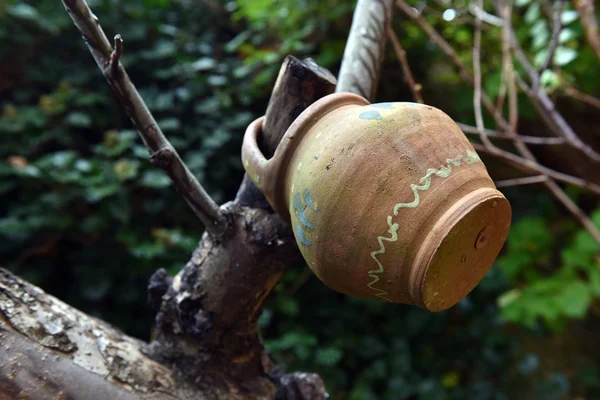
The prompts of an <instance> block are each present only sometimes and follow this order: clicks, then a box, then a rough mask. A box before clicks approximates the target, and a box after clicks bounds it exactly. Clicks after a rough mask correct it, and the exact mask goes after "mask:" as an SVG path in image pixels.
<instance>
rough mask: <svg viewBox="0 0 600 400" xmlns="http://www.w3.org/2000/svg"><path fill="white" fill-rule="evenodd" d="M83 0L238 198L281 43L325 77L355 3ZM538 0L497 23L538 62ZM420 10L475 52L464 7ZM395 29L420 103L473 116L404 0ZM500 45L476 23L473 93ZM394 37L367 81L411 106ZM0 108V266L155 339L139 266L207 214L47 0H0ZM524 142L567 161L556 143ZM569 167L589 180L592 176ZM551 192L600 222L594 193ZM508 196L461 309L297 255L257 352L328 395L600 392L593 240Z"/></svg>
mask: <svg viewBox="0 0 600 400" xmlns="http://www.w3.org/2000/svg"><path fill="white" fill-rule="evenodd" d="M88 3H89V4H90V7H91V8H92V9H93V10H94V11H95V13H96V14H97V15H98V17H99V18H100V19H101V21H102V25H103V26H104V28H105V29H107V30H108V32H107V35H108V36H109V37H111V36H113V35H114V34H116V33H120V34H122V36H123V38H124V46H125V47H124V48H125V53H124V57H123V59H122V62H123V63H124V64H125V66H126V67H127V69H128V71H129V73H130V75H131V77H132V79H133V81H134V82H135V83H136V85H137V86H138V88H139V89H140V90H141V92H142V94H143V97H144V99H145V100H146V102H147V104H148V105H149V107H150V109H151V111H152V112H153V113H154V115H155V116H156V118H157V120H158V121H159V124H160V126H161V128H162V129H163V131H164V132H165V133H166V134H167V135H168V136H169V138H170V140H171V141H172V143H173V145H174V146H175V147H176V148H177V150H178V151H179V152H180V154H181V155H182V156H183V158H184V160H185V161H186V163H187V164H188V166H189V167H190V168H191V170H192V171H193V172H194V173H195V174H196V175H197V176H198V177H199V180H200V181H201V182H202V184H203V185H204V186H205V188H207V190H208V191H209V192H210V194H211V195H212V196H213V197H214V198H215V199H216V200H217V201H218V202H224V201H226V200H228V199H230V198H232V197H233V195H234V193H235V189H236V188H237V186H238V185H239V182H240V181H241V177H242V171H243V169H242V166H241V163H240V160H239V152H240V145H241V138H242V134H243V131H244V128H245V126H246V125H247V123H248V122H249V121H251V120H252V118H254V117H256V116H258V115H260V114H261V113H263V112H264V110H265V108H266V102H267V101H268V96H269V93H270V90H271V87H272V85H273V83H274V80H275V76H276V73H277V71H278V69H279V65H280V63H281V60H282V58H283V57H284V56H285V55H286V54H289V53H291V54H294V55H296V56H298V57H305V56H311V57H313V58H314V59H315V60H316V61H317V62H318V63H320V64H321V65H323V66H326V67H328V68H330V69H331V70H332V71H334V72H336V71H337V68H338V67H339V63H340V60H341V56H342V53H343V48H344V43H345V39H346V35H347V32H348V29H349V25H350V21H351V18H352V10H353V5H354V4H353V1H351V0H324V1H318V2H317V1H303V0H238V1H228V2H225V1H223V2H221V1H217V0H178V1H167V0H130V1H127V2H122V1H119V0H90V1H89V2H88ZM543 3H544V2H540V3H538V2H530V1H528V0H517V2H516V4H515V7H516V10H515V18H514V21H513V23H514V25H515V27H516V29H517V33H518V35H519V38H520V39H521V43H522V44H523V46H524V47H525V48H526V50H527V51H528V53H529V54H530V55H531V57H532V60H535V62H537V63H538V64H541V63H542V62H543V61H542V60H543V59H544V55H545V53H544V52H545V51H547V46H548V42H549V40H550V35H551V30H550V27H549V23H548V19H547V17H546V16H545V15H544V13H543V7H542V6H543ZM414 4H415V5H417V4H416V3H414ZM540 4H542V6H540ZM423 5H424V3H420V4H418V6H419V7H421V6H423ZM428 6H429V8H428V9H427V12H426V15H427V20H428V21H429V22H430V23H432V24H433V25H434V26H435V27H436V28H437V29H438V31H439V32H440V33H442V34H443V36H444V37H445V38H446V39H447V40H449V41H451V43H452V44H453V46H455V49H456V50H457V51H458V52H459V56H460V57H461V59H463V60H464V61H465V63H467V64H470V62H471V47H472V42H473V25H472V16H470V14H469V13H468V11H467V10H466V6H467V4H466V3H464V2H461V1H455V2H451V1H440V2H432V3H431V4H429V5H428ZM449 9H451V10H453V11H452V12H454V14H452V13H450V14H448V13H447V12H445V11H447V10H449ZM450 17H452V18H450ZM562 21H563V24H564V25H565V28H564V29H563V32H562V33H561V39H560V46H559V49H558V50H557V52H556V54H555V57H554V59H553V63H552V65H551V70H550V71H547V72H546V73H544V75H543V82H542V84H543V87H544V90H547V91H548V92H550V93H551V94H552V96H553V98H554V99H555V100H556V101H557V104H558V105H559V106H560V108H561V111H563V113H564V115H565V116H566V117H567V118H568V120H569V121H570V122H571V123H572V124H573V125H574V127H576V129H577V130H578V131H579V132H582V133H581V134H582V135H583V134H584V133H585V135H586V137H587V138H594V137H596V138H600V132H599V129H600V128H599V127H600V114H599V113H598V110H595V111H594V109H593V108H592V107H591V106H589V105H587V104H585V103H581V102H578V101H577V100H575V99H573V98H572V97H569V96H568V90H566V89H567V88H570V87H571V88H572V87H577V88H579V89H581V90H584V91H586V92H587V93H589V94H592V95H594V94H595V95H600V74H598V71H599V70H600V65H599V64H598V60H597V59H596V58H595V55H594V54H593V52H592V51H591V50H590V49H589V47H588V46H587V44H586V42H585V37H584V35H583V32H582V27H581V25H580V24H579V21H578V15H577V13H576V12H575V11H574V9H573V6H572V5H571V4H569V3H568V2H567V5H566V8H565V11H564V12H563V14H562ZM394 25H395V28H396V29H395V30H396V32H397V33H398V36H399V37H400V39H401V42H402V44H403V46H404V48H405V50H406V51H407V52H408V56H409V62H410V64H411V66H412V67H413V71H414V72H415V73H416V78H417V80H418V81H419V82H420V83H421V84H422V85H423V94H424V97H425V100H426V102H428V103H429V104H432V105H435V106H437V107H440V108H442V109H443V110H445V111H446V112H447V113H448V114H450V115H451V116H453V117H454V118H455V119H457V120H460V121H463V122H467V123H472V122H473V111H472V96H473V91H472V88H470V87H468V86H466V85H464V83H463V82H461V80H460V78H459V75H458V73H457V71H456V70H454V69H453V67H452V66H451V64H449V62H448V61H447V60H446V59H445V58H444V56H443V54H442V53H441V52H440V51H439V50H438V49H437V48H436V47H435V46H434V45H433V44H432V43H431V42H430V41H429V40H428V38H427V36H426V35H425V34H424V33H423V32H422V31H421V30H420V29H419V28H418V26H417V25H415V24H413V23H412V22H410V21H407V20H406V19H405V18H404V16H403V15H401V13H400V12H399V11H397V12H396V18H395V19H394ZM499 43H500V30H498V29H493V28H488V29H486V30H484V37H483V49H482V61H483V65H482V68H483V78H484V89H485V90H486V92H487V94H488V95H489V96H491V97H492V98H493V99H495V98H496V97H497V96H498V95H499V93H500V91H501V89H500V81H501V79H500V73H499V72H498V71H499V65H500V63H501V54H500V53H499V50H498V49H499ZM389 52H390V53H389V54H388V56H387V58H386V62H385V65H384V70H383V74H382V76H383V78H382V82H381V85H380V90H379V98H380V99H381V100H407V101H410V100H411V97H410V92H409V91H408V89H407V88H406V86H405V84H404V82H403V81H402V79H403V77H402V73H401V70H400V66H399V64H398V62H397V60H396V59H395V56H394V54H393V52H392V50H391V49H390V50H389ZM520 100H521V101H520V102H519V107H520V108H519V113H520V116H521V119H520V122H519V127H520V131H521V132H522V133H525V134H529V135H544V134H547V133H545V132H544V131H543V128H540V126H541V123H540V121H539V120H537V119H536V118H537V117H536V114H535V112H534V109H533V107H532V105H531V104H529V103H528V102H527V100H526V99H525V98H523V99H520ZM0 113H1V115H0V134H1V135H2V136H1V141H0V204H2V209H1V210H0V263H1V264H2V266H4V267H7V268H9V269H11V270H13V271H15V272H17V273H19V274H20V275H22V276H24V277H25V278H26V279H27V280H29V281H31V282H33V283H35V284H37V285H39V286H40V287H42V288H44V289H45V290H47V291H48V292H50V293H52V294H54V295H56V296H58V297H59V298H61V299H63V300H65V301H66V302H68V303H70V304H72V305H74V306H77V307H78V308H81V309H83V310H85V311H86V312H88V313H91V314H94V315H98V316H100V317H102V318H104V319H106V320H108V321H110V322H112V323H113V324H116V325H118V326H119V327H121V328H122V329H123V330H125V331H127V332H128V333H130V334H133V335H137V336H138V337H140V338H143V339H149V338H150V337H151V323H152V318H153V315H152V313H151V312H150V311H149V309H148V308H147V307H146V305H145V299H146V293H145V287H146V283H147V280H148V278H149V276H150V275H151V274H152V272H154V271H155V270H156V269H157V268H159V267H166V268H167V269H168V270H169V271H170V272H172V273H173V274H174V273H176V272H177V271H178V270H179V269H180V268H181V267H182V266H183V265H184V264H185V262H186V261H187V258H188V257H189V255H190V254H191V251H192V250H193V249H194V247H195V245H196V243H197V241H198V239H199V237H200V234H201V232H202V229H203V228H202V226H200V225H199V223H198V221H197V220H196V218H195V217H194V215H193V214H192V213H191V211H190V210H189V209H188V208H187V206H186V205H185V203H184V202H183V200H182V199H181V198H180V197H179V196H178V195H177V193H176V192H175V191H174V190H173V188H172V187H171V185H170V183H169V180H168V178H167V177H166V176H164V175H163V173H162V172H161V171H159V170H157V169H155V168H153V167H152V166H151V165H150V164H149V162H148V161H147V156H148V155H147V152H146V150H145V148H144V147H143V146H142V145H141V143H140V141H139V139H138V138H137V136H136V133H135V132H134V131H132V130H131V124H130V122H129V121H128V119H127V117H126V115H125V114H124V112H123V111H122V110H121V108H120V107H119V106H118V104H116V101H115V99H114V98H113V97H112V96H111V94H110V92H109V89H108V86H107V84H106V83H105V81H104V79H103V77H102V76H101V74H100V73H99V71H98V70H97V67H96V65H95V64H94V62H93V59H92V58H91V56H90V55H89V54H88V52H87V50H86V49H85V46H84V44H83V42H82V40H81V38H80V37H79V36H78V33H77V31H76V29H75V28H74V27H73V26H72V23H71V21H70V19H69V18H68V16H67V14H66V13H65V12H64V9H63V8H62V6H61V5H60V2H57V1H54V0H52V1H51V0H30V1H19V0H5V1H4V2H2V3H0ZM486 122H487V123H488V126H490V127H493V123H492V122H491V121H486ZM592 140H593V139H592ZM538 155H539V156H540V157H542V158H544V159H545V160H550V161H551V162H552V160H554V164H555V165H557V166H559V167H560V166H561V165H567V166H568V159H567V160H565V159H564V156H565V155H564V153H563V152H561V151H560V150H553V151H550V150H547V149H546V150H544V151H540V152H539V154H538ZM485 161H486V164H487V165H488V168H489V170H490V172H491V173H492V175H493V176H494V177H495V178H498V179H503V178H507V177H512V176H515V174H516V172H515V171H514V170H512V169H510V168H507V167H506V165H504V164H502V163H501V162H499V161H497V160H493V159H487V158H486V159H485ZM557 168H558V167H557ZM584 172H585V171H584ZM582 174H583V172H582ZM585 175H586V177H587V178H588V179H590V180H595V181H597V180H598V177H597V176H595V175H594V173H593V171H587V172H585ZM567 190H568V193H569V195H570V196H572V197H573V198H574V199H576V200H577V202H578V204H580V205H581V207H583V208H584V209H585V210H586V211H587V212H590V213H592V219H593V221H594V223H595V224H596V225H597V226H599V227H600V211H595V212H594V209H596V208H597V207H599V206H600V204H598V200H597V198H594V197H593V196H591V195H589V194H587V193H585V192H583V191H581V190H575V189H573V188H567ZM505 194H506V195H507V196H508V197H509V200H510V201H511V203H512V205H513V209H514V214H515V220H514V226H513V228H512V231H511V235H510V237H509V240H508V244H507V246H506V247H505V250H504V252H503V254H502V256H501V257H500V258H499V259H498V261H497V263H496V265H495V267H493V268H492V270H491V271H490V273H489V274H488V275H487V276H486V278H485V279H484V281H483V282H482V283H481V284H480V285H479V286H478V288H477V289H476V290H475V291H474V292H473V293H472V294H471V295H470V296H469V297H467V298H466V299H464V300H463V301H461V302H460V303H459V304H458V305H457V306H456V307H454V308H452V309H451V310H448V311H446V312H442V313H438V314H432V313H427V312H424V311H422V310H419V309H416V308H414V307H408V306H398V305H389V304H383V303H377V302H371V301H363V300H358V299H354V298H349V297H346V296H343V295H340V294H337V293H334V292H332V291H331V290H329V289H327V288H326V287H324V286H323V285H322V284H321V283H320V282H319V281H318V280H317V279H316V278H314V277H313V276H312V275H311V273H310V271H309V270H307V269H306V268H305V267H304V266H301V265H300V266H291V268H290V269H289V271H288V273H287V274H286V276H285V278H284V279H283V280H282V281H281V283H280V284H279V285H278V286H277V288H276V290H275V293H274V295H273V296H272V298H271V300H270V303H269V307H268V309H266V310H265V312H264V314H263V315H262V317H261V319H260V323H261V326H262V329H263V332H264V337H265V342H266V345H267V347H268V348H269V349H270V351H271V352H272V353H273V355H274V357H275V358H276V359H277V360H278V361H280V362H281V363H282V364H283V365H285V367H286V368H288V369H290V370H310V371H315V372H319V373H320V374H321V375H322V376H323V377H324V378H325V379H326V381H327V385H328V389H329V391H330V393H331V394H332V396H333V398H334V399H379V398H381V399H394V400H396V399H405V398H407V399H413V398H415V399H417V398H418V399H464V398H473V399H505V398H506V399H508V398H529V399H532V398H540V399H562V398H582V399H583V398H585V399H593V398H600V370H599V369H598V360H600V349H599V348H598V346H597V345H596V343H597V338H598V337H599V336H600V323H599V321H598V316H600V303H599V302H598V298H599V297H600V246H599V245H598V244H597V243H596V242H595V241H594V240H593V239H592V238H591V236H590V235H589V234H588V233H587V232H586V231H584V230H583V229H582V228H581V227H580V226H579V225H578V223H577V222H576V221H574V220H573V219H572V218H571V217H570V216H569V214H567V213H566V211H564V210H563V209H562V208H561V207H560V205H558V204H556V203H555V202H554V200H553V199H552V198H551V197H550V196H549V195H548V194H546V193H545V192H543V191H541V190H539V188H536V187H535V186H529V187H519V188H508V189H506V190H505Z"/></svg>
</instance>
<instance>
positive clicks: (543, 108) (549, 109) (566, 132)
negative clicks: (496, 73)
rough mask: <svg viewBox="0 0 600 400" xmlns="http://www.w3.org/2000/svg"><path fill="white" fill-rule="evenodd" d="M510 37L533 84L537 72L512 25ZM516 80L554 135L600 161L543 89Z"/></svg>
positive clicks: (599, 156) (518, 57)
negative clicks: (536, 88) (535, 89)
mask: <svg viewBox="0 0 600 400" xmlns="http://www.w3.org/2000/svg"><path fill="white" fill-rule="evenodd" d="M510 37H511V46H512V48H513V50H514V53H515V55H516V57H517V60H518V61H519V64H521V66H522V67H523V69H524V70H525V72H526V73H527V75H528V76H529V79H530V80H531V82H532V84H535V82H536V81H537V80H539V74H538V72H537V71H536V69H535V68H534V67H533V65H531V63H530V62H529V60H528V58H527V56H526V55H525V52H524V51H523V49H522V48H521V46H520V45H519V43H518V41H517V38H516V34H515V33H514V30H513V29H512V26H511V27H510ZM517 82H518V83H519V86H520V87H521V90H523V91H524V92H525V94H526V95H527V96H528V97H529V99H530V100H531V102H532V103H533V105H534V106H535V107H536V108H537V109H538V110H539V111H540V116H542V117H543V118H542V120H543V121H544V122H546V124H547V125H548V128H550V129H551V130H552V131H553V132H554V133H555V134H556V135H558V136H562V137H564V138H565V139H566V140H567V142H568V143H569V144H570V145H571V146H573V147H574V148H576V149H578V150H580V151H581V152H583V153H584V154H585V155H587V156H588V157H589V158H590V159H591V160H593V161H595V162H600V154H599V153H598V152H596V151H595V150H594V149H592V148H591V147H590V146H589V145H588V144H586V143H585V142H583V141H582V140H581V139H580V138H579V136H577V134H576V133H575V131H574V130H573V128H571V126H570V125H569V123H568V122H567V121H566V120H565V118H564V117H563V116H562V115H561V114H560V113H559V112H558V110H557V109H556V106H555V105H554V103H553V102H552V100H551V99H550V97H549V96H548V94H547V93H546V92H545V91H543V90H537V91H535V92H534V91H533V90H532V88H530V87H529V86H528V85H527V84H526V83H525V82H523V81H522V80H517Z"/></svg>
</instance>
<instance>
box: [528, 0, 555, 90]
mask: <svg viewBox="0 0 600 400" xmlns="http://www.w3.org/2000/svg"><path fill="white" fill-rule="evenodd" d="M555 7H556V9H555V10H554V12H553V14H552V38H551V39H550V45H549V46H548V53H546V58H545V59H544V62H543V63H542V65H541V66H540V68H538V75H541V74H542V73H543V72H544V71H545V70H546V69H548V66H549V65H550V62H552V58H554V53H555V52H556V49H557V48H558V43H559V39H560V31H561V30H562V22H561V19H560V18H561V15H562V9H563V0H558V1H557V3H556V6H555ZM540 80H541V79H537V80H536V81H535V83H534V85H533V87H532V90H533V91H534V92H537V90H538V89H539V87H540Z"/></svg>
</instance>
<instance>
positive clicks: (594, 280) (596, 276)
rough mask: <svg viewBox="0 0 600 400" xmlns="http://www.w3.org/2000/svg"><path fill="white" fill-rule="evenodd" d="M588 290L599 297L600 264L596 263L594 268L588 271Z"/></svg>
mask: <svg viewBox="0 0 600 400" xmlns="http://www.w3.org/2000/svg"><path fill="white" fill-rule="evenodd" d="M589 277H590V290H591V292H592V294H593V295H594V296H596V297H600V264H596V266H595V268H594V269H592V270H591V271H590V273H589Z"/></svg>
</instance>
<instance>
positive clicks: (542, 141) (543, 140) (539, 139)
mask: <svg viewBox="0 0 600 400" xmlns="http://www.w3.org/2000/svg"><path fill="white" fill-rule="evenodd" d="M457 125H458V126H459V127H460V129H461V130H462V131H463V132H464V133H466V134H475V135H479V130H478V129H477V127H475V126H471V125H467V124H463V123H461V122H458V123H457ZM484 131H485V133H486V135H487V136H488V137H491V138H494V139H502V140H517V139H518V140H520V141H522V142H523V143H527V144H537V145H562V144H565V139H563V138H559V137H543V136H522V135H514V136H513V137H509V136H506V134H504V133H502V132H498V131H495V130H493V129H484Z"/></svg>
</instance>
